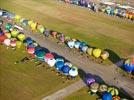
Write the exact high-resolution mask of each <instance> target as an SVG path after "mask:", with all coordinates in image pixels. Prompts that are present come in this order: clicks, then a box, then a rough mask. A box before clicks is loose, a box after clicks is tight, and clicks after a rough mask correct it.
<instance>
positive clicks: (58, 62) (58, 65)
mask: <svg viewBox="0 0 134 100" xmlns="http://www.w3.org/2000/svg"><path fill="white" fill-rule="evenodd" d="M63 66H64V62H63V61H56V64H55V68H56V69H57V70H58V71H61V70H62V67H63Z"/></svg>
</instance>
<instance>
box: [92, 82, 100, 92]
mask: <svg viewBox="0 0 134 100" xmlns="http://www.w3.org/2000/svg"><path fill="white" fill-rule="evenodd" d="M98 89H99V83H97V82H93V83H92V84H91V85H90V90H91V94H92V93H93V94H96V92H97V91H98Z"/></svg>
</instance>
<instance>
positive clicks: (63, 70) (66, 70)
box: [62, 65, 71, 75]
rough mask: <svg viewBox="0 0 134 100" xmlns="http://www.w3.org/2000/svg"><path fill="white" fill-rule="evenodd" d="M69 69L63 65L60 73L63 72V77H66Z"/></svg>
mask: <svg viewBox="0 0 134 100" xmlns="http://www.w3.org/2000/svg"><path fill="white" fill-rule="evenodd" d="M70 69H71V68H70V67H69V66H67V65H64V66H63V67H62V72H63V73H64V74H65V75H68V74H69V71H70Z"/></svg>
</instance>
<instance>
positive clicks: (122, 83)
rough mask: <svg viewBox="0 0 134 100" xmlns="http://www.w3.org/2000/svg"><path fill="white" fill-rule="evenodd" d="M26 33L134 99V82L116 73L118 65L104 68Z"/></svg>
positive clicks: (35, 34)
mask: <svg viewBox="0 0 134 100" xmlns="http://www.w3.org/2000/svg"><path fill="white" fill-rule="evenodd" d="M25 33H28V34H26V36H28V37H31V38H33V39H34V40H35V41H37V42H38V43H39V44H40V45H41V46H42V47H45V48H47V49H49V50H50V51H52V52H55V53H57V54H59V55H61V56H63V57H65V58H66V59H67V60H69V61H71V62H72V63H73V64H75V65H77V66H78V67H79V68H80V69H82V70H83V71H84V72H85V73H90V74H92V75H94V76H96V77H99V78H100V77H101V78H102V79H103V80H104V81H105V82H106V83H107V84H109V85H115V86H117V87H118V88H120V89H122V90H124V91H126V92H127V93H128V94H129V95H131V96H132V97H133V98H134V92H133V90H134V81H133V80H131V79H128V78H126V77H123V76H122V75H121V74H119V73H118V72H117V71H116V65H112V66H104V65H100V64H96V63H93V62H92V61H90V60H89V59H88V58H86V57H84V56H82V55H80V53H78V52H76V53H73V52H70V51H71V50H70V49H68V48H67V47H63V46H60V45H58V44H57V43H55V42H53V41H51V40H50V39H49V38H44V37H43V36H40V35H39V33H30V32H29V31H26V32H25ZM115 77H116V80H118V83H117V82H115V81H114V78H115Z"/></svg>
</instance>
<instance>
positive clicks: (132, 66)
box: [124, 58, 134, 73]
mask: <svg viewBox="0 0 134 100" xmlns="http://www.w3.org/2000/svg"><path fill="white" fill-rule="evenodd" d="M124 69H125V71H126V72H129V73H131V72H133V71H134V58H128V59H127V60H126V61H125V63H124Z"/></svg>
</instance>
